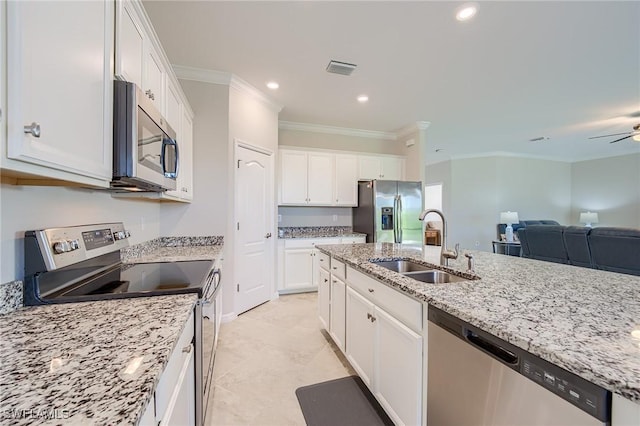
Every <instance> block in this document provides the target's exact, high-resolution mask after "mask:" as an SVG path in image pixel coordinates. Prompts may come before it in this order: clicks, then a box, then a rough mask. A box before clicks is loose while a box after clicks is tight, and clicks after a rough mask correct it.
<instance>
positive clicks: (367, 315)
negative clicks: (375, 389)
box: [346, 287, 375, 388]
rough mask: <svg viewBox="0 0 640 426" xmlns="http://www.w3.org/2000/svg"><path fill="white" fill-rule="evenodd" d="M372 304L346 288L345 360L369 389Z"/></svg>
mask: <svg viewBox="0 0 640 426" xmlns="http://www.w3.org/2000/svg"><path fill="white" fill-rule="evenodd" d="M372 315H373V304H372V303H371V302H369V301H368V300H367V299H365V298H364V297H362V296H361V295H360V294H358V293H357V292H355V291H354V290H352V289H351V288H348V287H347V327H346V328H347V330H346V331H347V333H346V334H347V335H346V344H347V346H346V349H347V350H346V354H347V359H348V360H349V362H350V363H351V365H352V366H353V368H354V369H355V370H356V371H357V372H358V375H359V376H360V378H361V379H362V380H363V381H364V382H365V383H366V384H367V386H369V388H371V386H372V384H373V383H372V380H373V371H374V370H373V369H374V364H373V361H374V339H375V325H374V323H373V322H372V320H371V318H372Z"/></svg>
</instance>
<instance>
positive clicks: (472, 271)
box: [464, 253, 476, 274]
mask: <svg viewBox="0 0 640 426" xmlns="http://www.w3.org/2000/svg"><path fill="white" fill-rule="evenodd" d="M464 257H466V258H467V272H468V273H470V274H475V273H476V271H475V262H474V261H473V255H472V254H469V253H465V254H464Z"/></svg>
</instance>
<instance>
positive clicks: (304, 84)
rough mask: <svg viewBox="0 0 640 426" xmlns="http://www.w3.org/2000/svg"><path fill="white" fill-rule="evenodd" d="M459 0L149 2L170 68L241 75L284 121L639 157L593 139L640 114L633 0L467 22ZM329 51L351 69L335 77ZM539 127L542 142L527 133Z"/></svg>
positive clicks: (506, 8)
mask: <svg viewBox="0 0 640 426" xmlns="http://www.w3.org/2000/svg"><path fill="white" fill-rule="evenodd" d="M461 4H462V2H416V1H414V2H401V1H378V2H362V1H355V2H346V1H342V2H328V1H320V2H314V1H303V2H262V1H260V2H243V1H235V2H212V1H199V2H190V1H145V2H144V5H145V8H146V10H147V12H148V14H149V16H150V18H151V20H152V22H153V24H154V27H155V29H156V32H157V33H158V36H159V37H160V40H161V42H162V44H163V46H164V48H165V51H166V53H167V55H168V57H169V59H170V61H171V62H172V63H173V64H177V65H183V66H191V67H197V68H204V69H209V70H217V71H226V72H231V73H233V74H236V75H237V76H239V77H240V78H242V79H244V80H246V81H247V82H249V83H250V84H252V85H254V86H255V87H256V88H258V89H260V90H262V91H264V92H265V93H267V94H268V95H269V96H270V97H271V98H272V99H274V101H276V102H277V103H279V104H281V105H284V109H283V110H282V112H281V113H280V120H286V121H293V122H301V123H312V124H322V125H328V126H339V127H347V128H355V129H366V130H376V131H385V132H390V131H396V130H398V129H401V128H403V127H405V126H407V125H410V124H411V123H414V122H416V121H429V122H431V125H430V126H429V128H428V130H427V134H428V141H429V148H430V150H431V154H430V158H429V162H434V161H441V160H443V159H446V158H448V157H450V156H463V155H477V154H482V153H487V152H512V153H521V154H526V155H533V156H542V157H553V158H558V159H563V160H565V161H575V160H579V159H586V158H596V157H603V156H612V155H618V154H624V153H629V152H640V143H638V142H633V141H632V140H631V139H630V138H629V139H627V140H625V141H622V142H618V143H616V144H609V141H610V140H613V139H614V138H602V139H595V140H588V139H587V138H588V137H589V136H595V135H600V134H608V133H620V132H626V131H631V127H632V126H633V125H634V124H636V123H639V122H640V24H639V23H640V2H637V1H635V2H614V1H604V2H590V1H585V2H582V1H574V2H551V1H547V2H542V1H539V2H525V1H512V2H479V11H478V14H477V15H476V17H475V18H474V19H473V20H472V21H471V22H466V23H461V22H458V21H456V20H455V18H454V13H455V9H456V8H457V7H458V6H460V5H461ZM331 59H336V60H339V61H344V62H350V63H354V64H357V65H358V67H357V69H356V70H355V72H354V73H353V74H352V75H351V76H350V77H346V76H342V75H336V74H329V73H327V72H326V71H325V67H326V65H327V63H328V62H329V60H331ZM272 79H273V80H276V81H278V82H279V83H280V88H279V89H278V90H277V91H270V90H269V89H267V88H266V86H265V83H266V82H267V81H268V80H272ZM362 93H366V94H367V95H369V99H370V101H369V102H368V103H367V104H359V103H358V102H357V101H356V96H357V95H359V94H362ZM538 136H545V137H549V138H550V139H549V140H545V141H543V142H527V140H528V139H530V138H535V137H538ZM436 148H442V149H443V151H442V152H440V153H438V154H436V153H435V152H433V151H434V150H435V149H436Z"/></svg>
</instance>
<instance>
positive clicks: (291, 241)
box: [284, 238, 340, 249]
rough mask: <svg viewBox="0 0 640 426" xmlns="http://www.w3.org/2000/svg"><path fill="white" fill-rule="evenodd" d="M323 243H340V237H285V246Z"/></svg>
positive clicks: (309, 246) (302, 246) (303, 246)
mask: <svg viewBox="0 0 640 426" xmlns="http://www.w3.org/2000/svg"><path fill="white" fill-rule="evenodd" d="M321 244H340V238H299V239H285V240H284V248H285V249H288V248H314V247H315V246H317V245H321Z"/></svg>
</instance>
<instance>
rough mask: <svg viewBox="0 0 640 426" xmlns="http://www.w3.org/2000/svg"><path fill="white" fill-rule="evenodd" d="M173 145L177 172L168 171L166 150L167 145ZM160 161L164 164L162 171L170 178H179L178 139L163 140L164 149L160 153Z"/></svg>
mask: <svg viewBox="0 0 640 426" xmlns="http://www.w3.org/2000/svg"><path fill="white" fill-rule="evenodd" d="M169 145H171V146H173V149H174V151H175V153H176V164H175V166H176V168H175V172H170V171H167V164H166V158H167V156H166V152H167V146H169ZM160 163H161V164H162V173H163V174H164V176H165V177H168V178H177V177H178V163H179V161H178V144H177V142H176V141H174V140H173V139H169V138H164V139H163V140H162V151H161V153H160Z"/></svg>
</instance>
